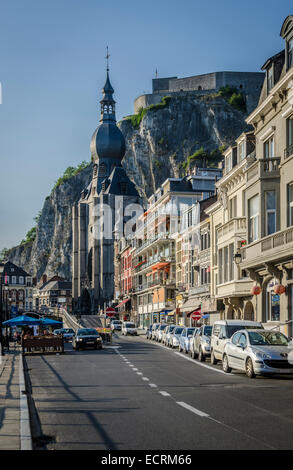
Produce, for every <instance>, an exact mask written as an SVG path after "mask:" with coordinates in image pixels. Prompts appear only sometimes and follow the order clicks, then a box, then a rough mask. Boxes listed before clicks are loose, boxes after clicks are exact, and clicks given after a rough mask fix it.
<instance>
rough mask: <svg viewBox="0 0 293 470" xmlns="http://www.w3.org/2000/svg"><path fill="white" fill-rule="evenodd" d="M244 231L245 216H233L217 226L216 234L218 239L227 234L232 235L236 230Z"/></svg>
mask: <svg viewBox="0 0 293 470" xmlns="http://www.w3.org/2000/svg"><path fill="white" fill-rule="evenodd" d="M245 231H246V218H245V217H235V218H234V219H231V220H229V222H226V223H225V224H224V225H222V226H221V227H219V228H218V230H217V235H218V240H220V238H222V237H224V236H225V235H227V234H230V235H233V234H235V233H238V232H245Z"/></svg>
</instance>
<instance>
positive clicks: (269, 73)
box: [267, 66, 274, 93]
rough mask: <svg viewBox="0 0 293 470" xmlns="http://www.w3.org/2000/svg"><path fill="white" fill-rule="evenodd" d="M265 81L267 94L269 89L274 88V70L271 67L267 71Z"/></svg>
mask: <svg viewBox="0 0 293 470" xmlns="http://www.w3.org/2000/svg"><path fill="white" fill-rule="evenodd" d="M267 80H268V93H269V92H270V91H271V89H272V88H273V86H274V69H273V66H271V67H270V68H269V69H268V71H267Z"/></svg>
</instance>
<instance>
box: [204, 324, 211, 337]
mask: <svg viewBox="0 0 293 470" xmlns="http://www.w3.org/2000/svg"><path fill="white" fill-rule="evenodd" d="M212 329H213V327H212V326H205V327H204V330H203V334H204V335H205V336H211V334H212Z"/></svg>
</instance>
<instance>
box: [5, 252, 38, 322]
mask: <svg viewBox="0 0 293 470" xmlns="http://www.w3.org/2000/svg"><path fill="white" fill-rule="evenodd" d="M32 282H33V281H32V276H31V275H30V274H28V273H27V272H26V271H24V269H22V268H21V267H19V266H16V265H15V264H14V263H11V261H7V262H6V263H4V268H3V279H2V284H1V285H2V293H1V295H2V302H3V309H4V312H5V315H6V316H7V317H9V315H10V313H14V314H17V313H22V312H25V311H29V310H31V309H32V306H33V284H32Z"/></svg>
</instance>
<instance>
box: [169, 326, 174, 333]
mask: <svg viewBox="0 0 293 470" xmlns="http://www.w3.org/2000/svg"><path fill="white" fill-rule="evenodd" d="M174 328H175V325H171V326H170V328H169V333H172V331H173V330H174Z"/></svg>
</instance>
